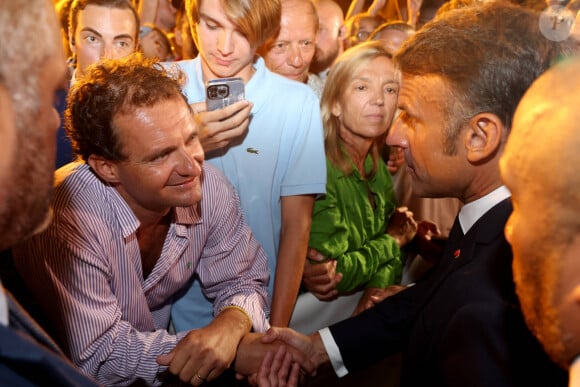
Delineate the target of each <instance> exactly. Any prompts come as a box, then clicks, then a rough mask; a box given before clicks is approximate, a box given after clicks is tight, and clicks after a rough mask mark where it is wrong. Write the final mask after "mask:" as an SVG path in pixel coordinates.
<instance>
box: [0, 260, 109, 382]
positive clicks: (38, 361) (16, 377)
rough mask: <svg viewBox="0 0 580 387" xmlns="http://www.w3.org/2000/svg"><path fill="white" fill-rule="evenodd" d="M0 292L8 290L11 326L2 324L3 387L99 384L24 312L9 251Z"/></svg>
mask: <svg viewBox="0 0 580 387" xmlns="http://www.w3.org/2000/svg"><path fill="white" fill-rule="evenodd" d="M0 277H1V278H2V284H0V291H2V290H3V289H2V288H1V287H2V286H6V289H5V291H6V297H7V301H8V306H9V317H10V318H9V320H10V321H9V326H8V327H5V326H3V325H1V324H0V386H18V387H24V386H51V387H52V386H62V387H68V386H82V387H85V386H86V387H93V386H98V384H97V383H96V382H95V381H93V379H92V378H89V377H88V376H85V375H84V374H82V373H81V372H80V371H79V370H78V369H77V368H76V367H75V366H74V365H73V364H72V363H71V362H70V361H69V360H68V359H67V358H66V357H65V355H64V354H63V353H62V351H61V350H60V348H59V347H58V346H57V345H56V344H55V343H54V341H53V340H52V339H51V338H50V337H49V336H48V335H47V334H46V332H45V331H44V330H43V329H42V328H41V327H40V326H39V325H38V324H37V323H36V321H35V320H34V319H33V318H32V317H31V316H30V315H29V314H28V312H27V311H26V310H24V309H23V308H22V307H21V306H20V303H19V302H18V301H17V299H16V298H14V297H13V296H12V294H10V293H9V291H11V292H15V291H16V294H17V298H19V296H20V297H24V296H25V295H26V291H25V289H24V288H23V287H22V284H23V283H24V282H23V281H22V280H21V279H20V278H19V277H18V276H17V272H16V271H15V270H14V268H13V263H12V256H11V253H10V251H3V252H0Z"/></svg>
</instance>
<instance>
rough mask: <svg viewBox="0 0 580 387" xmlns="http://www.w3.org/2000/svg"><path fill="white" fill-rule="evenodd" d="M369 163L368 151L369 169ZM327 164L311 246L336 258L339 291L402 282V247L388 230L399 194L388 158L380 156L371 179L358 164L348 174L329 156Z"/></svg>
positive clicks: (368, 165) (369, 164)
mask: <svg viewBox="0 0 580 387" xmlns="http://www.w3.org/2000/svg"><path fill="white" fill-rule="evenodd" d="M371 167H372V158H371V156H370V155H369V156H368V157H367V158H366V160H365V170H367V171H370V169H371ZM326 169H327V183H326V195H325V196H322V197H320V198H318V199H317V200H316V201H315V202H314V212H313V216H312V228H311V231H310V241H309V246H310V247H312V248H314V249H316V250H318V251H319V252H320V253H322V254H323V255H324V256H326V257H329V258H333V259H336V260H337V272H340V273H342V274H343V278H342V280H341V281H340V283H339V284H338V286H337V289H338V291H339V292H349V291H352V290H356V289H359V288H361V287H365V288H385V287H387V286H389V285H393V284H395V283H398V282H399V281H400V279H401V271H402V258H401V251H400V249H399V246H398V245H397V242H396V241H395V239H394V238H392V237H391V236H390V235H387V234H386V229H387V225H388V222H389V219H390V217H391V215H392V214H393V212H394V210H395V208H396V201H395V200H396V199H395V192H394V190H393V181H392V179H391V175H390V173H389V172H388V170H387V167H386V165H385V163H384V162H383V160H382V159H381V160H380V161H379V165H378V168H377V173H376V174H375V176H374V177H372V178H371V179H369V180H365V179H363V178H362V177H361V175H360V173H359V171H358V170H357V169H356V168H355V170H354V173H352V174H351V175H350V176H345V175H344V174H343V173H342V172H340V171H339V170H338V169H336V168H335V167H334V166H333V165H332V164H331V163H330V162H329V161H328V159H327V160H326ZM371 195H372V198H373V199H372V201H371V199H370V197H371ZM372 202H374V203H372Z"/></svg>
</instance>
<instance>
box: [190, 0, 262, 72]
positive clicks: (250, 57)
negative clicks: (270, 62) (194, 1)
mask: <svg viewBox="0 0 580 387" xmlns="http://www.w3.org/2000/svg"><path fill="white" fill-rule="evenodd" d="M199 15H200V20H199V23H197V24H195V25H194V29H195V33H194V36H195V40H196V44H197V48H198V50H199V54H200V55H201V60H202V69H203V76H204V80H205V81H208V80H210V79H215V78H227V77H241V78H242V79H243V80H244V82H248V81H249V80H250V78H251V77H252V73H253V70H252V66H253V61H254V55H255V54H256V48H257V47H255V44H250V42H249V41H248V39H247V38H246V37H245V36H244V35H242V33H241V32H240V31H239V29H238V27H237V26H235V25H234V24H233V23H232V22H231V21H230V20H229V19H228V17H227V16H226V14H225V13H224V10H223V8H222V5H221V2H220V1H219V0H204V1H202V2H201V5H200V9H199Z"/></svg>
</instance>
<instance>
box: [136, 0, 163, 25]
mask: <svg viewBox="0 0 580 387" xmlns="http://www.w3.org/2000/svg"><path fill="white" fill-rule="evenodd" d="M158 6H159V0H141V1H140V2H139V9H138V10H137V12H138V13H139V20H140V22H141V25H143V24H145V23H154V22H155V16H157V7H158Z"/></svg>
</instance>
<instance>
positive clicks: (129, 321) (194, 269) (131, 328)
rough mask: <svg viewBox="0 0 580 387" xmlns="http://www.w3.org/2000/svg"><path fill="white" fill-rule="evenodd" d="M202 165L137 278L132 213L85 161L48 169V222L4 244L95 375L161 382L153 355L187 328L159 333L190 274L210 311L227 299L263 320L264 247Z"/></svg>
mask: <svg viewBox="0 0 580 387" xmlns="http://www.w3.org/2000/svg"><path fill="white" fill-rule="evenodd" d="M203 170H204V175H203V182H202V195H203V198H202V200H201V202H200V205H199V207H197V206H196V207H187V208H175V211H174V219H173V222H172V223H171V226H170V229H169V232H168V234H167V237H166V240H165V243H164V245H163V250H162V253H161V257H160V258H159V260H158V261H157V263H156V264H155V267H154V268H153V270H152V272H151V274H150V275H149V276H148V277H147V278H146V279H143V274H142V265H141V256H140V252H139V245H138V241H137V233H136V232H137V229H138V227H139V221H138V220H137V218H136V217H135V215H134V213H133V212H132V211H131V209H130V208H129V206H128V205H127V203H126V202H125V201H124V200H123V199H122V197H121V196H120V195H119V194H118V193H117V191H116V189H114V188H112V187H110V186H108V185H106V184H104V183H103V182H102V181H101V180H99V178H97V177H96V176H95V175H94V173H93V172H92V171H91V170H90V168H89V167H88V166H87V165H86V164H69V165H68V166H65V167H63V168H61V169H60V170H59V171H58V172H57V176H56V180H57V183H56V190H55V196H54V201H53V207H54V217H53V219H52V222H51V224H50V226H49V227H48V229H47V230H46V231H44V232H42V233H41V234H39V235H37V236H35V237H33V238H32V239H30V240H28V241H27V242H25V243H24V244H22V245H20V246H18V247H17V248H16V249H15V250H14V254H15V257H16V259H15V262H17V269H18V271H19V273H20V274H21V275H22V277H23V278H24V280H25V282H26V285H27V286H28V288H29V289H30V290H31V292H32V294H33V295H34V297H35V298H36V300H38V302H39V303H40V305H41V306H42V309H43V310H44V312H45V313H46V315H47V317H48V318H49V321H50V324H51V326H52V328H53V332H51V333H52V335H53V337H55V338H56V339H57V340H58V341H59V343H60V344H61V345H62V347H63V348H64V349H65V351H66V352H68V354H69V355H70V357H71V358H72V360H73V361H74V362H75V363H76V364H77V365H78V366H79V367H80V368H81V369H82V370H83V371H84V372H86V373H87V374H89V375H91V376H93V377H94V378H96V379H97V380H98V381H99V382H101V383H103V384H107V385H112V384H118V385H127V384H130V383H131V382H133V381H135V380H137V379H142V380H144V381H146V382H147V383H149V384H153V385H158V384H160V383H161V382H162V379H163V376H162V374H163V372H164V371H165V370H166V369H165V367H160V366H159V365H158V364H157V363H156V361H155V359H156V357H157V356H158V355H160V354H163V353H167V352H169V351H170V350H171V349H172V348H173V347H175V345H176V343H177V342H178V341H179V340H180V339H181V338H182V337H183V336H185V334H186V333H187V332H180V333H177V335H172V334H169V333H168V332H167V327H168V324H169V318H170V308H171V305H172V303H173V299H174V297H175V295H176V294H177V293H178V292H180V291H182V290H183V289H184V287H185V286H186V285H188V283H189V281H190V280H191V279H192V277H193V276H194V275H197V276H199V278H200V281H201V283H202V284H204V288H205V293H206V296H207V297H209V298H210V299H215V301H214V313H215V314H217V313H219V311H220V310H221V309H223V308H224V307H226V306H229V305H236V306H239V307H241V308H243V309H244V310H245V311H246V312H247V313H248V315H249V316H250V317H251V318H252V322H253V328H254V330H256V331H263V330H265V329H267V328H268V321H267V315H268V314H269V310H268V308H269V306H268V296H267V283H268V276H269V269H268V264H267V259H266V256H265V254H264V252H263V250H262V248H261V246H260V245H259V244H258V242H257V241H256V240H255V239H254V237H253V235H252V233H251V231H250V229H249V227H248V226H247V225H246V222H245V220H244V217H243V214H242V211H241V209H240V205H239V199H238V196H237V193H236V192H235V190H234V188H233V187H232V186H231V184H230V183H229V182H228V181H227V179H226V178H225V177H224V176H223V175H222V174H221V172H219V171H218V170H217V169H215V168H214V167H212V166H210V165H209V164H207V163H206V164H204V167H203ZM191 318H192V319H194V318H195V316H191Z"/></svg>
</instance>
